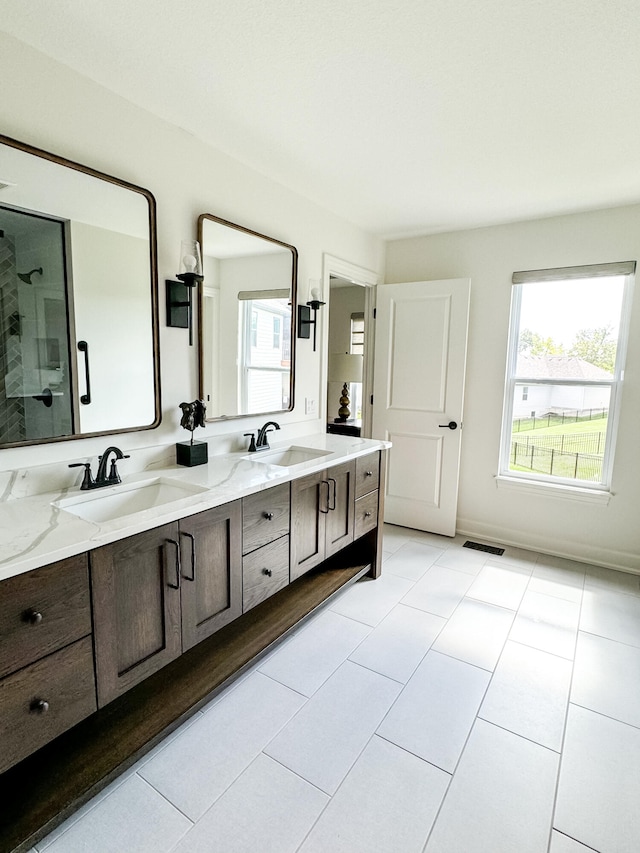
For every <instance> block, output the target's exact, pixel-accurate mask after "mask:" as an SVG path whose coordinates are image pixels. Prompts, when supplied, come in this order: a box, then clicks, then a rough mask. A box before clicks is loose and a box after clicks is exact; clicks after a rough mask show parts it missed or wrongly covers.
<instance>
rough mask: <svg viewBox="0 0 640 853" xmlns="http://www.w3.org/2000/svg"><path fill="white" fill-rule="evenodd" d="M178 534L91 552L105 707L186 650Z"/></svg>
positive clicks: (169, 528)
mask: <svg viewBox="0 0 640 853" xmlns="http://www.w3.org/2000/svg"><path fill="white" fill-rule="evenodd" d="M179 535H180V534H179V526H178V522H177V521H176V522H173V523H172V524H165V525H163V526H162V527H156V528H154V529H153V530H147V531H145V532H144V533H138V534H137V535H136V536H129V537H127V538H126V539H121V540H120V541H118V542H114V543H113V544H111V545H104V546H103V547H102V548H96V550H95V551H92V552H91V555H90V556H91V587H92V590H91V594H92V604H93V622H94V639H95V658H96V679H97V686H98V705H99V706H100V707H102V706H103V705H106V704H107V703H108V702H111V700H112V699H115V698H116V697H117V696H120V695H121V694H122V693H124V692H126V691H127V690H129V689H130V688H132V687H133V686H134V685H135V684H138V683H139V682H140V681H142V680H143V679H144V678H147V677H148V676H150V675H152V674H153V673H154V672H156V671H157V670H159V669H160V668H161V667H163V666H165V665H166V664H167V663H169V662H170V661H172V660H173V659H174V658H177V657H178V655H179V654H180V653H181V651H182V638H181V627H180V542H179Z"/></svg>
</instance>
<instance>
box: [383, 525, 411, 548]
mask: <svg viewBox="0 0 640 853" xmlns="http://www.w3.org/2000/svg"><path fill="white" fill-rule="evenodd" d="M414 532H415V531H413V530H411V529H410V528H408V527H399V526H398V525H396V524H385V525H384V527H383V535H382V548H383V550H384V551H386V552H387V553H389V554H392V553H395V552H396V551H397V550H398V548H399V547H400V546H401V545H404V543H405V542H408V541H409V539H410V538H411V534H412V533H414Z"/></svg>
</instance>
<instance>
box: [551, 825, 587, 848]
mask: <svg viewBox="0 0 640 853" xmlns="http://www.w3.org/2000/svg"><path fill="white" fill-rule="evenodd" d="M549 853H593V849H592V848H591V847H585V846H584V844H580V842H579V841H574V840H573V838H569V837H568V836H567V835H563V834H562V833H561V832H556V830H555V829H554V830H553V832H552V833H551V845H550V847H549Z"/></svg>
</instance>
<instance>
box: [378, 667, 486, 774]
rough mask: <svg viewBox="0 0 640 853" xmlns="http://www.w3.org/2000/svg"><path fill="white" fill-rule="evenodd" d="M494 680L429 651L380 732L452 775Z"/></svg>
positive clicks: (381, 726)
mask: <svg viewBox="0 0 640 853" xmlns="http://www.w3.org/2000/svg"><path fill="white" fill-rule="evenodd" d="M489 678H490V675H489V673H488V672H485V670H483V669H478V667H476V666H471V665H470V664H467V663H463V662H462V661H459V660H456V659H455V658H451V657H447V656H446V655H440V654H437V653H436V652H433V651H432V652H429V653H428V655H427V656H426V658H425V659H424V660H423V662H422V663H421V664H420V666H419V667H418V669H417V670H416V672H415V673H414V675H413V676H412V678H411V679H410V681H409V683H408V684H407V685H406V687H405V688H404V690H403V691H402V694H401V695H400V697H399V698H398V700H397V701H396V703H395V704H394V706H393V708H392V709H391V710H390V711H389V713H388V714H387V716H386V718H385V719H384V721H383V723H382V724H381V725H380V727H379V728H378V734H379V735H380V736H381V737H384V738H386V739H387V740H390V741H392V742H393V743H395V744H396V745H397V746H400V747H402V748H403V749H406V750H408V751H409V752H412V753H414V754H415V755H418V756H420V758H424V759H425V761H429V762H430V763H431V764H434V765H435V766H436V767H440V768H441V769H442V770H446V771H447V772H448V773H453V771H454V770H455V767H456V764H457V762H458V759H459V758H460V754H461V752H462V750H463V748H464V745H465V742H466V740H467V737H468V736H469V732H470V731H471V726H472V725H473V721H474V719H475V716H476V714H477V712H478V708H479V707H480V703H481V702H482V697H483V696H484V693H485V690H486V689H487V685H488V683H489Z"/></svg>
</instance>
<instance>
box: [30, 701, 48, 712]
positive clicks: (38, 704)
mask: <svg viewBox="0 0 640 853" xmlns="http://www.w3.org/2000/svg"><path fill="white" fill-rule="evenodd" d="M29 710H30V711H35V712H36V713H38V714H46V713H47V711H48V710H49V703H48V702H47V700H46V699H34V700H33V702H32V703H31V705H29Z"/></svg>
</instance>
